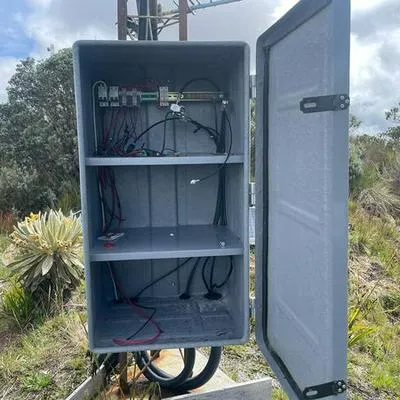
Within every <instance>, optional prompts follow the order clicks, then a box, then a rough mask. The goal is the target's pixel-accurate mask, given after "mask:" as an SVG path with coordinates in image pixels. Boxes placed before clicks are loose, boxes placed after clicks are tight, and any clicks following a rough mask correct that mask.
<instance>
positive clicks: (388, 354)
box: [349, 203, 400, 400]
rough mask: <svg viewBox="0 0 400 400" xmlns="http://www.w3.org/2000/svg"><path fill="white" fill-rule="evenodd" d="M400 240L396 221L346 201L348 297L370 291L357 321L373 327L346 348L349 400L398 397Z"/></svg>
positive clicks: (394, 399)
mask: <svg viewBox="0 0 400 400" xmlns="http://www.w3.org/2000/svg"><path fill="white" fill-rule="evenodd" d="M399 244H400V233H399V224H398V223H397V221H395V220H394V219H392V218H390V217H387V216H386V217H380V218H379V217H376V216H374V215H371V214H369V213H367V212H366V211H365V210H363V209H361V208H360V207H358V206H357V205H356V204H355V203H351V204H350V235H349V277H350V278H349V282H350V289H349V301H350V306H354V305H355V304H357V303H359V301H360V298H362V296H363V295H364V299H365V293H368V299H367V300H366V301H364V302H363V303H362V307H361V308H362V312H361V313H360V321H359V323H361V324H363V325H364V326H367V327H370V328H373V329H372V331H371V332H372V333H371V334H369V335H366V336H365V337H362V338H361V340H359V341H358V342H357V344H356V345H355V346H353V347H352V348H351V349H350V350H349V383H350V389H351V390H350V398H351V399H357V398H363V399H374V400H387V399H390V400H398V399H399V397H398V394H399V393H400V246H399ZM357 396H358V397H357ZM360 396H361V397H360Z"/></svg>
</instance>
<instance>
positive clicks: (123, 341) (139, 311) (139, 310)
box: [113, 298, 162, 346]
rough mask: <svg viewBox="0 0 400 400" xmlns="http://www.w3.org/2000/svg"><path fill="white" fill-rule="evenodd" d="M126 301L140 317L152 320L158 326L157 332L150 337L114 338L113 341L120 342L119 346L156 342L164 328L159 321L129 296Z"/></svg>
mask: <svg viewBox="0 0 400 400" xmlns="http://www.w3.org/2000/svg"><path fill="white" fill-rule="evenodd" d="M125 301H127V302H128V304H130V305H131V306H132V308H133V309H134V310H135V312H136V314H138V315H139V317H142V318H146V319H147V320H150V322H151V323H152V324H153V325H154V327H155V328H156V331H157V332H156V334H155V335H154V336H152V337H150V338H148V339H136V340H128V339H113V342H114V343H115V344H118V345H119V346H128V345H138V344H150V343H154V342H155V341H156V340H157V339H158V338H159V337H160V335H161V334H162V330H161V328H160V325H159V324H158V322H156V321H154V319H153V318H150V316H148V315H147V314H146V313H145V312H143V310H142V308H141V307H140V306H139V305H138V304H136V303H135V302H134V301H132V300H131V299H129V298H126V299H125Z"/></svg>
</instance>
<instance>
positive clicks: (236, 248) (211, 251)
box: [90, 225, 243, 262]
mask: <svg viewBox="0 0 400 400" xmlns="http://www.w3.org/2000/svg"><path fill="white" fill-rule="evenodd" d="M122 232H124V236H123V237H122V238H120V239H119V240H118V241H116V242H115V243H114V245H113V246H112V247H108V246H105V243H104V242H102V241H100V240H95V245H94V246H93V247H92V249H91V251H90V260H91V261H93V262H96V261H123V260H145V259H160V258H185V257H208V256H230V255H240V254H243V245H242V242H241V241H240V239H239V238H238V237H237V236H236V235H235V234H234V233H232V232H231V231H230V230H229V229H228V228H227V227H226V226H219V225H185V226H174V227H160V228H136V229H126V230H123V231H122Z"/></svg>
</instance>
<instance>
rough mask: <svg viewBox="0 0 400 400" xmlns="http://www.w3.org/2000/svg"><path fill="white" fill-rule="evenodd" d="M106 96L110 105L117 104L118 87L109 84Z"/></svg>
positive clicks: (114, 105)
mask: <svg viewBox="0 0 400 400" xmlns="http://www.w3.org/2000/svg"><path fill="white" fill-rule="evenodd" d="M108 98H109V100H110V106H111V107H118V106H119V87H118V86H110V89H109V92H108Z"/></svg>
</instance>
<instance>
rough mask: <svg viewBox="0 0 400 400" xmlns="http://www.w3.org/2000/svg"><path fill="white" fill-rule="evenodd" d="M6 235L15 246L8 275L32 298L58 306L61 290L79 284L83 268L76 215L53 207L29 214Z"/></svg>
mask: <svg viewBox="0 0 400 400" xmlns="http://www.w3.org/2000/svg"><path fill="white" fill-rule="evenodd" d="M10 237H11V240H12V243H13V245H14V246H15V248H16V254H15V256H14V258H13V260H12V261H11V262H10V263H9V264H8V267H9V268H10V271H11V274H12V275H15V276H16V277H17V279H18V280H19V281H20V282H21V283H22V285H23V286H24V288H25V289H26V290H29V291H30V292H31V293H32V294H33V295H34V297H35V301H39V302H40V303H41V304H43V305H46V306H48V305H50V304H55V305H56V307H57V309H59V308H60V306H61V307H62V304H63V300H64V293H65V292H66V291H69V290H72V289H74V288H75V287H76V286H77V285H78V284H79V282H80V278H81V273H82V269H83V265H82V227H81V221H80V218H79V217H77V216H76V215H75V214H73V213H70V214H69V215H68V216H64V214H63V213H62V212H61V211H53V210H51V211H49V212H48V213H47V212H45V213H43V214H41V213H39V214H31V215H30V217H27V218H25V220H24V221H23V222H19V223H18V225H17V226H16V227H15V228H14V231H13V233H12V234H11V235H10Z"/></svg>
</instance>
